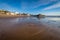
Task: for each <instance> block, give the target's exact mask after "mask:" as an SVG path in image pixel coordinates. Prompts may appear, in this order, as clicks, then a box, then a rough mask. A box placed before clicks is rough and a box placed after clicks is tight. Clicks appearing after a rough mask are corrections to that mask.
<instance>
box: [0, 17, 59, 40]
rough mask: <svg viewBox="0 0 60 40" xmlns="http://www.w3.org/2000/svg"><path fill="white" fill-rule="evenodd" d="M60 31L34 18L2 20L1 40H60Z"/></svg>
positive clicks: (0, 24) (0, 26)
mask: <svg viewBox="0 0 60 40" xmlns="http://www.w3.org/2000/svg"><path fill="white" fill-rule="evenodd" d="M59 31H60V29H59V28H58V29H56V28H52V27H48V26H47V25H44V24H42V23H41V22H38V21H36V20H35V19H32V18H2V19H0V40H60V32H59Z"/></svg>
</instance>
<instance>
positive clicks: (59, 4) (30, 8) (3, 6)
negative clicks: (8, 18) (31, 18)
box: [0, 0, 60, 15]
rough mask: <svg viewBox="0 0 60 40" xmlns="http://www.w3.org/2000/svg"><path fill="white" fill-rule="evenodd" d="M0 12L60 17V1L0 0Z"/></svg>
mask: <svg viewBox="0 0 60 40" xmlns="http://www.w3.org/2000/svg"><path fill="white" fill-rule="evenodd" d="M0 10H8V11H11V12H20V13H29V14H44V15H60V0H0Z"/></svg>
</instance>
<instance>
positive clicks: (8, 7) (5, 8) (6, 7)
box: [0, 3, 18, 11]
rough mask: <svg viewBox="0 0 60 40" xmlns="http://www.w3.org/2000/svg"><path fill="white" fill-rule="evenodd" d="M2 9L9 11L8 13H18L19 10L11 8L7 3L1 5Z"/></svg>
mask: <svg viewBox="0 0 60 40" xmlns="http://www.w3.org/2000/svg"><path fill="white" fill-rule="evenodd" d="M0 9H4V10H8V11H18V10H17V8H15V7H12V6H10V5H9V4H6V3H1V4H0Z"/></svg>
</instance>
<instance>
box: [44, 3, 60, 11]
mask: <svg viewBox="0 0 60 40" xmlns="http://www.w3.org/2000/svg"><path fill="white" fill-rule="evenodd" d="M59 7H60V2H58V3H56V4H54V5H52V6H49V7H47V8H45V9H43V10H50V9H54V8H59Z"/></svg>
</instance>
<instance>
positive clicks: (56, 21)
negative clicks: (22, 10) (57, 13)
mask: <svg viewBox="0 0 60 40" xmlns="http://www.w3.org/2000/svg"><path fill="white" fill-rule="evenodd" d="M39 21H40V22H42V23H43V24H45V25H48V26H51V27H56V28H60V17H45V18H40V19H39Z"/></svg>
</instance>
